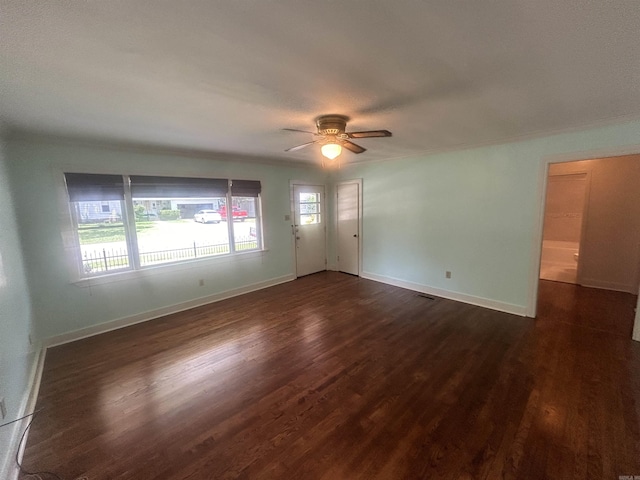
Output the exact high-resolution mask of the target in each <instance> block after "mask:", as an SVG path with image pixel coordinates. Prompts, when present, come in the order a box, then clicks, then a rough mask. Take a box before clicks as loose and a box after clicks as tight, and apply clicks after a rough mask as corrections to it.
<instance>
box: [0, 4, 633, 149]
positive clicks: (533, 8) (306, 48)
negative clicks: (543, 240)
mask: <svg viewBox="0 0 640 480" xmlns="http://www.w3.org/2000/svg"><path fill="white" fill-rule="evenodd" d="M638 32H640V2H639V1H638V0H611V1H602V0H561V1H558V0H534V1H532V0H527V1H522V0H489V1H478V0H460V1H456V0H430V1H428V2H426V1H422V0H393V1H392V0H384V1H374V0H369V1H365V0H342V1H338V0H314V1H309V0H213V1H212V0H201V1H195V0H182V1H175V0H155V1H150V0H135V1H131V0H109V1H101V0H82V1H69V0H66V1H65V0H58V1H37V0H0V35H1V37H0V61H1V63H0V121H2V123H3V126H4V127H5V129H9V130H11V129H18V130H29V131H35V132H41V133H49V134H55V135H64V136H78V137H87V138H91V139H99V140H106V141H110V142H135V143H138V144H144V145H151V146H159V147H165V148H185V149H190V150H202V151H221V152H234V153H239V154H248V155H259V156H265V157H270V158H281V159H287V160H292V159H294V160H296V161H309V162H316V161H318V158H319V153H318V151H317V149H316V148H307V149H304V150H301V151H299V152H295V153H284V151H283V150H284V149H285V148H287V147H290V146H293V145H296V144H299V143H304V142H306V141H309V140H311V136H310V135H306V134H302V133H291V132H283V131H282V130H281V129H282V128H300V129H305V130H314V126H313V120H314V118H315V117H316V116H317V115H320V114H326V113H340V114H345V115H348V116H350V117H351V119H352V120H351V122H350V123H349V125H348V128H347V130H348V131H349V130H351V131H354V130H366V129H388V130H391V131H392V132H393V137H392V138H373V139H364V140H359V141H358V142H357V143H359V144H361V145H362V146H364V147H365V148H367V149H369V150H368V151H367V152H365V153H363V154H361V155H359V156H357V157H356V156H355V155H353V154H352V153H350V152H345V154H344V155H345V158H344V161H355V160H358V161H363V160H372V159H385V158H395V157H399V156H405V155H414V154H419V153H422V152H433V151H440V150H445V149H453V148H460V147H467V146H473V145H480V144H486V143H498V142H504V141H508V140H512V139H516V138H522V137H523V136H530V135H538V134H544V133H551V132H557V131H562V130H566V129H571V128H579V127H584V126H591V125H594V124H600V123H603V122H613V121H625V120H628V119H631V118H638V117H640V34H639V33H638Z"/></svg>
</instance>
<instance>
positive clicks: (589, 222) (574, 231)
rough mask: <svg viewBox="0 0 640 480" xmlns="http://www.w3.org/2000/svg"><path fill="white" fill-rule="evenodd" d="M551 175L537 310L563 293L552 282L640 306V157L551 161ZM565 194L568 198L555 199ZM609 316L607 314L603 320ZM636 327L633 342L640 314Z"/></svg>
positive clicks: (542, 243)
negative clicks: (550, 295)
mask: <svg viewBox="0 0 640 480" xmlns="http://www.w3.org/2000/svg"><path fill="white" fill-rule="evenodd" d="M547 174H548V176H547V177H546V192H547V195H546V198H545V203H544V204H543V208H544V210H543V212H544V222H543V233H542V235H541V236H542V238H541V250H540V257H539V259H540V275H539V277H540V278H541V279H542V280H539V281H540V282H548V284H547V285H546V286H545V285H540V287H539V288H538V286H536V290H537V295H536V298H537V299H538V302H537V305H538V307H540V306H541V302H542V303H544V299H543V298H541V297H542V296H543V295H545V291H546V292H549V291H559V289H561V288H564V287H561V284H559V283H555V285H556V286H557V287H553V286H552V287H549V284H552V282H549V280H551V281H553V282H566V283H575V284H576V285H579V287H574V288H578V289H582V288H584V287H590V288H587V289H585V291H586V290H592V289H594V288H596V289H600V290H602V291H605V290H610V291H615V292H621V293H622V294H623V296H624V294H626V296H627V297H628V298H630V299H631V301H632V303H633V304H635V303H636V301H637V300H636V297H635V296H636V295H638V290H639V286H640V193H638V192H640V155H639V154H634V155H623V156H616V157H608V158H596V159H591V160H580V161H569V162H559V163H553V162H550V163H549V164H548V169H547ZM562 194H564V198H563V199H561V200H557V199H554V196H559V197H562ZM581 199H582V200H581ZM565 201H566V203H562V202H565ZM580 205H582V207H581V206H580ZM563 250H564V251H563ZM554 269H555V272H554ZM580 291H582V290H580ZM580 295H582V294H580ZM616 298H617V297H616ZM578 303H579V302H578ZM627 303H628V302H627ZM571 305H574V307H573V308H578V309H579V308H580V307H579V305H578V304H574V303H571ZM607 315H608V313H605V312H603V317H602V319H603V321H604V320H606V318H605V317H606V316H607ZM635 323H636V325H635V331H634V336H633V338H634V339H639V340H640V338H638V337H640V335H638V334H639V333H640V320H639V319H638V315H636V322H635Z"/></svg>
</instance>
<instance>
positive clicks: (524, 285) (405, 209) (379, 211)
mask: <svg viewBox="0 0 640 480" xmlns="http://www.w3.org/2000/svg"><path fill="white" fill-rule="evenodd" d="M380 141H382V140H380ZM373 142H374V140H371V146H370V145H367V147H369V146H370V148H375V146H374V145H373ZM633 145H640V122H634V123H627V124H622V125H617V126H610V127H602V128H594V129H591V130H585V131H581V132H575V133H567V134H562V135H554V136H549V137H544V138H538V139H535V140H527V141H522V142H517V143H510V144H506V145H496V146H487V147H482V148H475V149H470V150H463V151H456V152H448V153H441V154H434V155H424V156H419V157H412V158H405V159H398V160H390V161H386V162H379V163H370V164H366V163H364V164H360V165H353V166H347V167H343V168H342V169H341V170H340V171H338V172H336V173H334V175H333V178H334V180H335V181H340V180H347V179H354V178H362V179H363V197H364V199H363V203H364V213H363V215H364V218H363V228H364V233H363V270H364V273H365V275H367V274H371V275H374V276H382V277H387V278H390V279H395V280H400V281H403V282H411V283H412V284H414V285H418V286H423V287H425V290H429V289H438V290H444V291H447V292H451V293H452V296H453V297H455V296H456V295H458V296H471V297H476V298H478V299H480V300H488V301H489V302H490V303H492V304H494V305H496V304H499V306H502V307H504V308H505V309H507V310H510V311H514V312H518V311H520V312H524V311H526V309H527V307H528V303H529V300H528V298H529V297H528V296H529V293H530V289H531V288H532V287H531V278H532V276H533V277H534V278H535V276H536V275H537V266H536V265H532V264H531V258H532V256H533V255H535V252H536V251H537V249H538V248H539V244H538V242H539V236H538V230H537V228H538V222H539V215H540V196H539V194H540V190H539V183H540V172H541V168H543V166H544V164H545V162H546V161H548V158H549V157H554V156H558V155H562V154H569V155H568V157H567V158H574V159H578V158H584V157H585V156H586V157H588V156H592V155H591V154H589V153H581V152H594V151H602V150H603V149H604V150H607V149H610V150H611V151H615V150H617V149H620V148H621V147H626V146H633ZM639 150H640V148H639ZM534 269H535V272H533V270H534ZM447 270H448V271H451V272H452V278H451V279H446V278H445V271H447ZM480 303H482V302H480Z"/></svg>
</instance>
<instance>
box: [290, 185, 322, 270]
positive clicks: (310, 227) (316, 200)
mask: <svg viewBox="0 0 640 480" xmlns="http://www.w3.org/2000/svg"><path fill="white" fill-rule="evenodd" d="M293 204H294V208H295V212H294V217H295V218H294V226H293V227H294V233H295V245H296V275H297V276H298V277H302V276H303V275H309V274H311V273H316V272H320V271H322V270H326V269H327V248H326V241H325V240H326V233H325V232H326V230H325V225H326V215H325V209H324V186H322V185H294V186H293Z"/></svg>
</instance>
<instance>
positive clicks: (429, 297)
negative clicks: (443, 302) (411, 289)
mask: <svg viewBox="0 0 640 480" xmlns="http://www.w3.org/2000/svg"><path fill="white" fill-rule="evenodd" d="M418 297H422V298H428V299H429V300H435V299H436V297H432V296H430V295H427V294H425V293H418Z"/></svg>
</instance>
